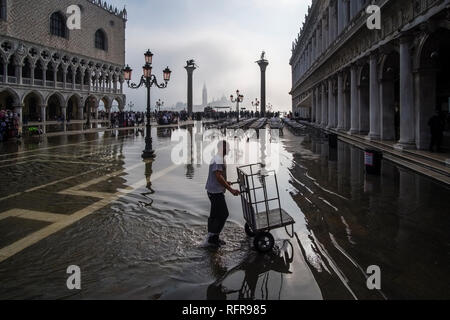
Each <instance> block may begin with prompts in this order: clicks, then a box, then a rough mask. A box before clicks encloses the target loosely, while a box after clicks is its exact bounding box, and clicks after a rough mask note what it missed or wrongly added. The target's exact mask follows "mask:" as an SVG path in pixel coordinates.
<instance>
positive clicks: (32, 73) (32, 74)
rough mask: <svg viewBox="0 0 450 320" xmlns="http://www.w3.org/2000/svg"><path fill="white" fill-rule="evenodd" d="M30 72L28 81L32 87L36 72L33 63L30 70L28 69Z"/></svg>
mask: <svg viewBox="0 0 450 320" xmlns="http://www.w3.org/2000/svg"><path fill="white" fill-rule="evenodd" d="M30 69H31V70H30V71H31V72H30V80H31V85H32V86H34V73H35V70H36V64H35V63H31V68H30Z"/></svg>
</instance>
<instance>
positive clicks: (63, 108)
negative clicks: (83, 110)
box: [61, 106, 67, 132]
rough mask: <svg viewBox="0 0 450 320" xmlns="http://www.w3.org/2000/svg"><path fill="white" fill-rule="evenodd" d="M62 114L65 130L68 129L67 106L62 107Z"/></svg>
mask: <svg viewBox="0 0 450 320" xmlns="http://www.w3.org/2000/svg"><path fill="white" fill-rule="evenodd" d="M61 114H62V122H63V131H64V132H66V131H67V126H66V120H67V108H66V107H65V106H63V107H61Z"/></svg>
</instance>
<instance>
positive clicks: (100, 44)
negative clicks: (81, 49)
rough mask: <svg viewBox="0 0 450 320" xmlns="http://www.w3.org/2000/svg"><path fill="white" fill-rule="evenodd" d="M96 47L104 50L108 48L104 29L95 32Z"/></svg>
mask: <svg viewBox="0 0 450 320" xmlns="http://www.w3.org/2000/svg"><path fill="white" fill-rule="evenodd" d="M95 47H96V48H97V49H100V50H104V51H106V50H107V49H108V46H107V39H106V33H105V32H104V31H103V30H100V29H98V30H97V31H96V32H95Z"/></svg>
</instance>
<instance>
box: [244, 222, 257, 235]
mask: <svg viewBox="0 0 450 320" xmlns="http://www.w3.org/2000/svg"><path fill="white" fill-rule="evenodd" d="M245 233H246V234H247V236H249V237H250V238H253V237H254V236H255V233H254V232H253V231H252V229H250V226H249V225H248V223H246V224H245Z"/></svg>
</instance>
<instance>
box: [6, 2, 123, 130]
mask: <svg viewBox="0 0 450 320" xmlns="http://www.w3.org/2000/svg"><path fill="white" fill-rule="evenodd" d="M72 4H73V1H71V0H49V1H28V0H14V1H11V0H0V108H1V109H10V110H14V111H15V112H17V113H18V114H20V117H21V126H23V127H27V126H40V127H41V128H42V129H43V131H44V132H50V131H67V130H80V129H83V124H84V123H85V122H86V120H87V119H89V121H88V123H90V124H94V126H95V125H96V124H97V122H100V120H98V112H99V109H100V106H102V105H103V106H102V107H103V108H104V110H102V111H104V112H106V114H107V115H108V117H107V118H106V119H104V121H105V122H108V119H109V115H110V112H111V108H112V105H113V103H115V104H116V105H117V106H118V109H119V110H123V109H124V106H125V95H124V94H123V82H124V79H123V74H122V70H123V66H124V63H125V27H126V21H127V12H126V10H125V9H124V10H121V11H119V10H118V9H116V8H113V7H112V6H108V5H107V4H106V3H104V2H101V1H97V0H83V1H79V3H78V5H79V6H80V8H81V28H82V29H81V30H69V29H68V28H67V24H66V9H67V7H68V6H70V5H72ZM119 110H117V111H119ZM62 119H66V120H68V121H67V122H64V123H65V124H64V125H63V126H61V123H62V121H61V120H62ZM91 119H92V120H91Z"/></svg>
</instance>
